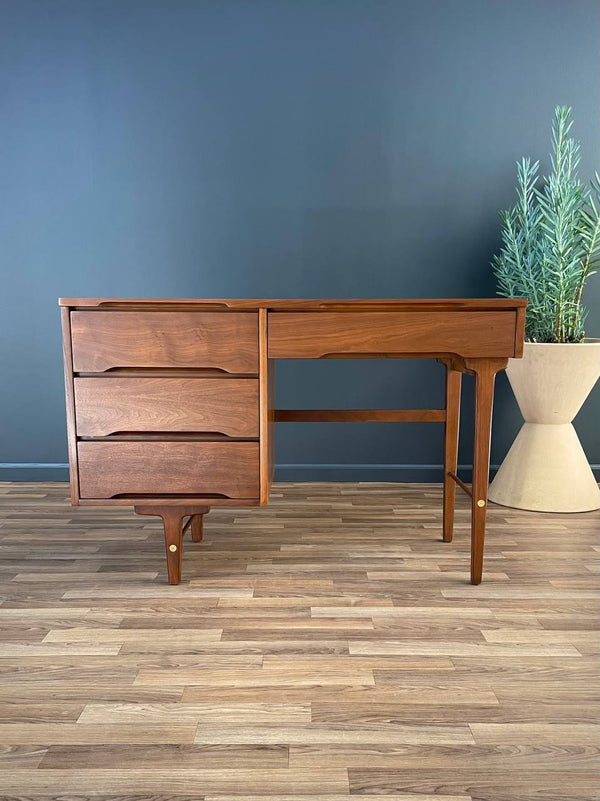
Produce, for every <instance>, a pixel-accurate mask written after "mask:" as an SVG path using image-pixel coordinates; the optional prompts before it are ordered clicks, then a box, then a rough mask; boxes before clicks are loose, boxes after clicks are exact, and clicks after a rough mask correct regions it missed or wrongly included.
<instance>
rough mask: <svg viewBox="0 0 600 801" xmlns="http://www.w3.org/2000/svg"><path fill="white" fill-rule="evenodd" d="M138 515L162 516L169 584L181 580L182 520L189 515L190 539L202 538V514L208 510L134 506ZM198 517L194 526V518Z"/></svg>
mask: <svg viewBox="0 0 600 801" xmlns="http://www.w3.org/2000/svg"><path fill="white" fill-rule="evenodd" d="M135 512H136V514H138V515H156V516H157V517H162V521H163V526H164V530H165V549H166V554H167V574H168V577H169V584H179V582H180V581H181V565H182V557H183V531H184V526H183V520H184V518H186V517H191V521H190V529H191V532H192V539H193V540H195V541H196V542H197V541H198V540H197V539H196V537H198V534H199V535H200V536H199V539H202V516H203V515H204V514H206V513H207V512H208V507H207V506H136V507H135ZM196 518H199V522H196V524H195V528H194V520H195V519H196Z"/></svg>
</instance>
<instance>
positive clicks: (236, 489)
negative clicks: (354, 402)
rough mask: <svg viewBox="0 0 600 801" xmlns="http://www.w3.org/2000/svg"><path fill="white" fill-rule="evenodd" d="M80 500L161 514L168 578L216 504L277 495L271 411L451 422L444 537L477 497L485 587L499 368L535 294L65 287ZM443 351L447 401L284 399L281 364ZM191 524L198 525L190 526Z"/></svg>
mask: <svg viewBox="0 0 600 801" xmlns="http://www.w3.org/2000/svg"><path fill="white" fill-rule="evenodd" d="M59 304H60V306H61V313H62V325H63V345H64V361H65V383H66V398H67V421H68V438H69V464H70V476H71V498H72V502H73V504H75V505H77V504H82V505H132V506H134V507H135V511H136V512H137V513H138V514H144V515H159V516H161V517H162V519H163V522H164V529H165V544H166V553H167V566H168V575H169V582H170V583H171V584H178V583H179V581H180V580H181V564H182V541H183V535H184V533H185V532H186V531H187V530H188V529H190V532H191V535H192V539H193V540H195V541H198V540H200V539H202V525H203V516H204V515H205V514H206V513H207V512H208V511H209V509H210V507H211V506H218V505H221V506H223V505H224V506H255V505H264V504H266V503H267V501H268V497H269V488H270V485H271V481H272V476H273V456H272V454H273V423H275V422H302V421H306V422H317V421H322V422H373V421H375V422H436V423H441V422H443V423H444V424H445V447H444V518H443V519H444V522H443V540H444V541H445V542H450V541H451V540H452V529H453V522H454V498H455V490H456V486H457V485H458V486H459V487H461V488H462V489H463V490H465V491H466V492H467V493H468V494H469V495H470V496H471V499H472V507H471V508H472V512H471V582H472V583H473V584H479V583H480V581H481V574H482V567H483V543H484V534H485V516H486V506H487V489H488V479H489V455H490V432H491V420H492V400H493V392H494V380H495V376H496V373H497V372H498V371H499V370H503V369H504V368H505V367H506V364H507V360H508V358H509V357H520V356H522V353H523V336H524V323H525V306H526V304H527V301H526V300H521V299H517V300H514V299H499V298H498V299H483V300H468V299H462V300H461V299H456V300H268V299H261V300H186V299H179V300H168V299H149V300H144V299H137V300H125V299H112V300H111V299H101V298H91V299H90V298H61V299H60V301H59ZM402 357H404V358H433V359H437V360H438V361H439V362H440V363H442V364H443V365H445V368H446V403H445V407H444V408H443V409H389V410H388V409H374V410H372V409H344V410H335V409H327V410H293V409H288V410H279V409H275V406H274V397H273V380H272V379H273V367H274V361H275V360H276V359H348V358H402ZM462 373H471V374H472V375H474V376H475V441H474V450H473V482H472V488H470V487H468V486H467V485H466V484H464V483H463V482H462V481H461V480H460V479H459V478H458V477H457V476H456V467H457V455H458V429H459V408H460V390H461V377H462ZM185 521H187V522H185Z"/></svg>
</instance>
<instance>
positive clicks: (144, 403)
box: [75, 376, 259, 437]
mask: <svg viewBox="0 0 600 801" xmlns="http://www.w3.org/2000/svg"><path fill="white" fill-rule="evenodd" d="M258 405H259V404H258V379H256V378H167V377H162V376H160V377H156V378H142V377H140V378H137V377H124V376H123V377H118V378H117V377H110V378H109V377H106V378H104V377H101V378H75V420H76V427H77V435H78V436H80V437H104V436H108V435H110V434H119V433H121V434H123V433H133V432H136V433H143V432H198V433H215V434H225V435H226V436H228V437H258V435H259V424H258Z"/></svg>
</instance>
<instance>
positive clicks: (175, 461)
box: [77, 441, 259, 498]
mask: <svg viewBox="0 0 600 801" xmlns="http://www.w3.org/2000/svg"><path fill="white" fill-rule="evenodd" d="M77 453H78V460H79V493H80V497H81V498H112V497H115V496H117V495H119V496H129V495H134V496H135V495H137V496H139V495H179V496H181V495H183V496H185V495H190V496H191V495H195V496H198V495H225V496H226V497H228V498H258V495H259V487H258V443H257V442H162V441H161V442H79V443H78V444H77Z"/></svg>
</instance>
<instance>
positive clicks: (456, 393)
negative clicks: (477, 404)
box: [442, 362, 462, 542]
mask: <svg viewBox="0 0 600 801" xmlns="http://www.w3.org/2000/svg"><path fill="white" fill-rule="evenodd" d="M445 365H446V425H445V429H444V522H443V534H442V539H443V540H444V542H452V534H453V531H454V503H455V497H456V484H455V483H454V481H453V480H452V479H451V478H450V476H449V473H455V474H456V468H457V465H458V432H459V420H460V387H461V379H462V375H461V373H460V372H459V371H458V370H453V369H452V364H451V363H450V362H445Z"/></svg>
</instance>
